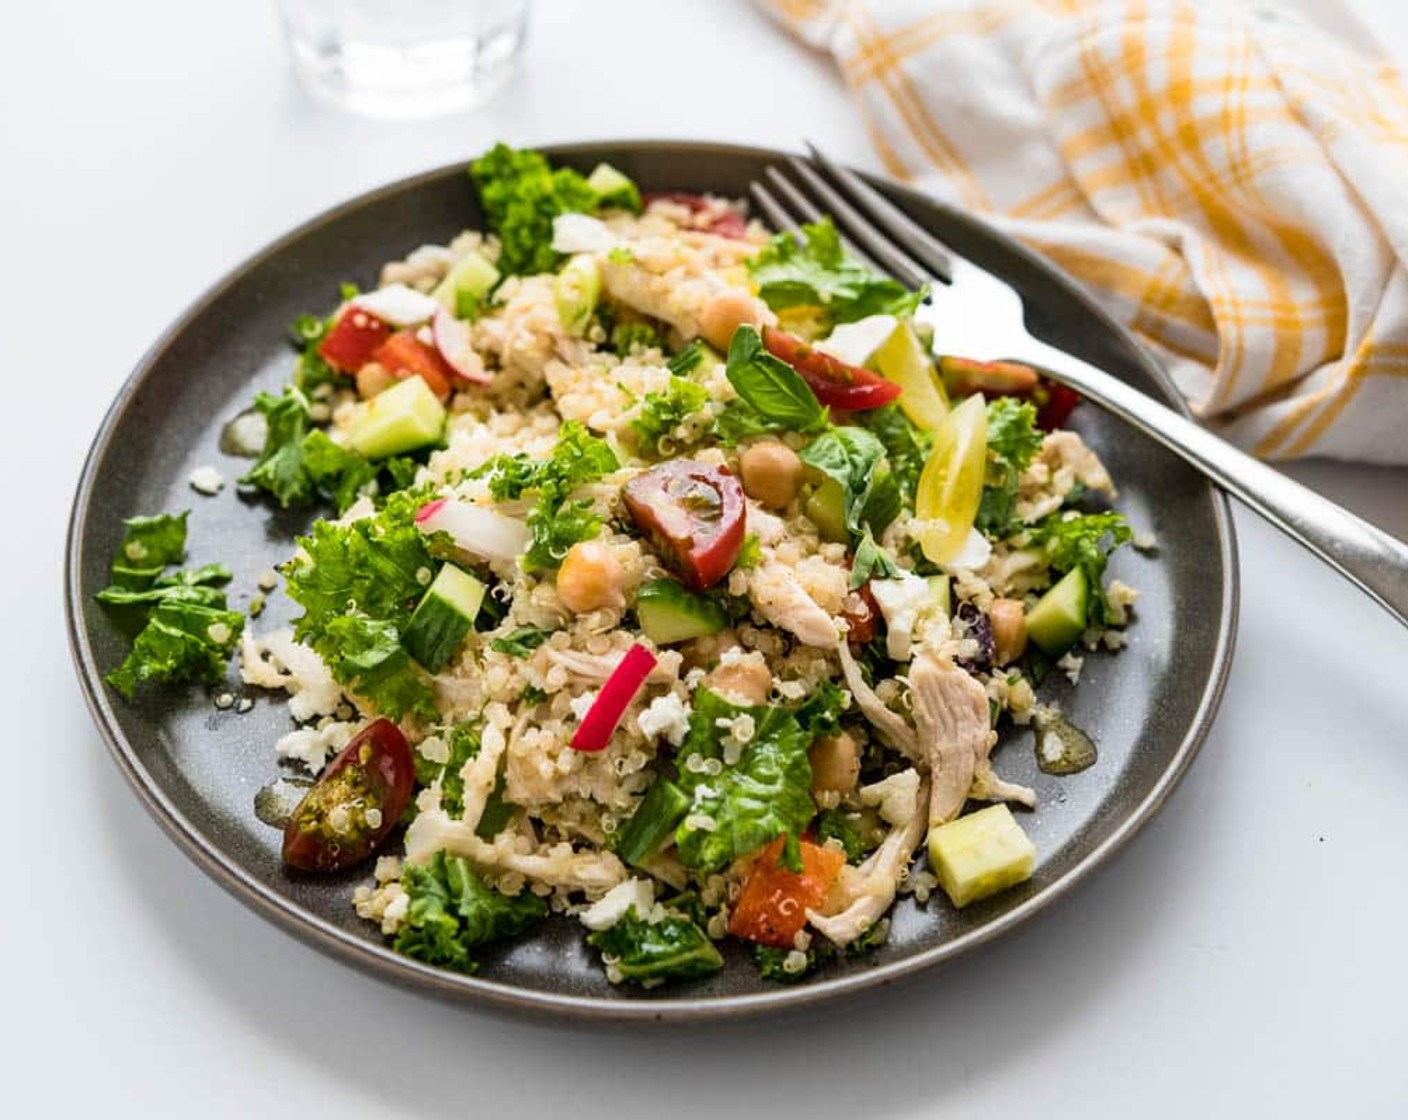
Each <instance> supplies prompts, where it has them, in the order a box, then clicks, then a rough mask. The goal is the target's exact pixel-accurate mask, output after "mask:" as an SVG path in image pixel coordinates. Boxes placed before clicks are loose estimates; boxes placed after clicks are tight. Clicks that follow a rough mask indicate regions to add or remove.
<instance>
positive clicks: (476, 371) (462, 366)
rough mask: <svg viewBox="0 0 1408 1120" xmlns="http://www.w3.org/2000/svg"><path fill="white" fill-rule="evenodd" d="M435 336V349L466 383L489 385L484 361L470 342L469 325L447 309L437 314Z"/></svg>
mask: <svg viewBox="0 0 1408 1120" xmlns="http://www.w3.org/2000/svg"><path fill="white" fill-rule="evenodd" d="M432 331H433V334H434V336H435V349H437V350H439V351H440V356H441V357H442V358H444V359H445V364H446V365H448V366H449V367H450V368H451V369H452V370H454V371H455V373H456V374H458V375H459V376H460V377H462V378H464V380H466V381H473V382H474V383H475V384H478V385H487V384H489V382H490V380H492V379H491V378H490V377H489V375H488V373H486V372H485V370H484V359H483V358H481V357H480V356H479V355H478V354H477V353H475V350H474V347H473V346H472V345H470V341H469V324H468V323H466V322H465V321H464V320H463V319H456V318H455V317H454V315H453V314H451V313H450V309H449V308H447V307H442V308H440V310H439V311H437V312H436V313H435V322H434V325H433V328H432Z"/></svg>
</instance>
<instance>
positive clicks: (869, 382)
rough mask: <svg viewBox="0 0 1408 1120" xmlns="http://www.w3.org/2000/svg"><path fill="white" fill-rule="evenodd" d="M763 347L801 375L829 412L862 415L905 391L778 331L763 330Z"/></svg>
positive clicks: (858, 367)
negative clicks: (838, 410)
mask: <svg viewBox="0 0 1408 1120" xmlns="http://www.w3.org/2000/svg"><path fill="white" fill-rule="evenodd" d="M763 346H764V347H766V349H767V351H768V353H770V354H772V355H773V356H774V357H778V358H781V359H782V360H783V361H784V362H786V363H787V364H788V365H789V366H791V367H792V368H793V369H795V370H796V371H797V372H798V373H800V374H801V375H802V380H803V381H805V382H806V383H807V384H808V385H810V386H811V389H812V392H813V393H815V394H816V399H817V400H819V401H820V402H821V403H822V404H824V405H827V406H828V407H830V408H841V409H845V410H846V411H847V412H863V411H865V410H866V409H871V408H879V407H880V406H881V405H885V404H889V403H890V402H891V401H892V400H894V399H895V398H896V397H898V396H899V395H900V393H901V391H902V390H901V389H900V387H899V386H898V385H896V384H895V383H894V382H893V381H887V380H885V378H883V377H881V376H880V375H879V374H878V373H871V372H870V370H868V369H862V368H861V367H860V366H853V365H851V364H850V363H848V362H843V361H841V359H840V358H833V357H832V356H831V355H830V354H827V353H824V352H823V351H821V350H818V349H816V348H815V347H813V346H811V345H810V344H809V343H806V342H803V341H802V340H801V339H800V338H798V337H797V336H796V335H795V334H788V333H787V332H786V331H780V330H778V329H777V328H776V327H764V328H763Z"/></svg>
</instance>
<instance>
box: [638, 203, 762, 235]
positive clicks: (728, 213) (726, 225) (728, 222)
mask: <svg viewBox="0 0 1408 1120" xmlns="http://www.w3.org/2000/svg"><path fill="white" fill-rule="evenodd" d="M641 201H643V202H644V203H645V204H646V205H647V206H649V205H650V204H651V203H652V202H673V203H674V204H675V205H677V206H686V207H688V208H689V210H690V212H691V213H693V214H700V213H703V212H704V211H706V210H707V211H709V218H708V220H707V221H706V222H705V224H704V225H703V227H702V228H703V230H704V232H705V233H713V234H717V235H718V236H719V237H732V238H735V239H736V238H740V237H742V236H743V235H744V234H745V233H746V232H747V231H748V223H747V222H745V221H744V220H743V218H742V216H741V215H740V214H739V213H738V212H737V211H735V210H717V211H716V210H715V209H714V206H713V204H711V203H710V202H709V200H708V199H707V198H705V197H704V196H703V195H702V194H690V193H689V192H688V191H647V192H646V193H645V194H644V195H642V196H641Z"/></svg>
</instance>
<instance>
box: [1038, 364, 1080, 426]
mask: <svg viewBox="0 0 1408 1120" xmlns="http://www.w3.org/2000/svg"><path fill="white" fill-rule="evenodd" d="M1032 401H1033V403H1034V404H1035V405H1036V426H1037V427H1038V428H1040V429H1041V430H1042V431H1043V432H1051V431H1055V430H1056V429H1057V428H1063V427H1065V425H1066V421H1067V420H1069V419H1070V418H1071V412H1072V410H1073V409H1074V408H1075V407H1076V405H1078V404H1080V394H1079V393H1077V392H1076V391H1075V390H1074V389H1070V388H1067V387H1066V386H1065V385H1058V384H1056V382H1054V381H1048V380H1046V378H1044V377H1043V378H1042V379H1041V381H1040V382H1039V383H1038V384H1037V387H1036V388H1035V389H1033V390H1032Z"/></svg>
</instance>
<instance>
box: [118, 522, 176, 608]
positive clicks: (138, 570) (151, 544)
mask: <svg viewBox="0 0 1408 1120" xmlns="http://www.w3.org/2000/svg"><path fill="white" fill-rule="evenodd" d="M190 513H191V511H190V510H184V511H182V512H181V513H159V514H157V515H156V516H154V517H129V518H128V519H127V520H126V521H124V522H123V525H125V526H126V527H127V532H126V534H125V535H124V536H123V538H122V543H121V544H120V545H118V546H117V554H116V555H115V556H114V557H113V559H112V582H113V584H114V585H116V586H117V587H126V588H133V589H137V590H140V589H142V588H146V587H150V586H151V585H152V584H153V583H155V582H156V579H157V577H158V576H160V575H161V573H162V571H164V570H165V569H166V568H167V567H169V566H170V565H172V564H179V563H180V562H181V561H182V560H183V559H184V558H185V555H186V518H187V517H189V516H190Z"/></svg>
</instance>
